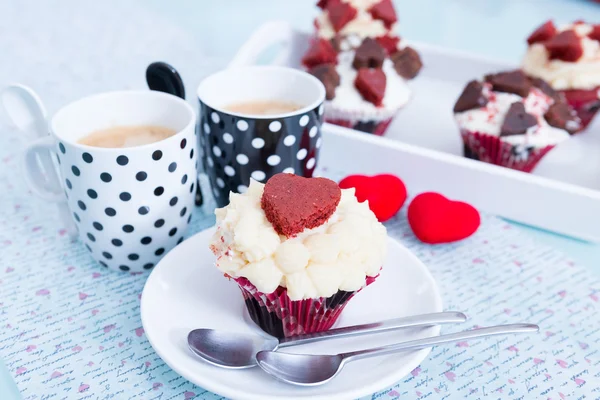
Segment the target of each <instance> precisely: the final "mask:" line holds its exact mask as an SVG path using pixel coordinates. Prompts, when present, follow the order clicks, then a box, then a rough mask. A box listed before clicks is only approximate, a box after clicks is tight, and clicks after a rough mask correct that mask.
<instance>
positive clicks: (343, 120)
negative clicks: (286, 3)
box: [302, 0, 422, 135]
mask: <svg viewBox="0 0 600 400" xmlns="http://www.w3.org/2000/svg"><path fill="white" fill-rule="evenodd" d="M318 6H319V7H320V8H321V9H322V10H323V12H322V13H321V14H320V15H319V16H318V17H317V18H316V20H315V27H316V37H315V38H314V39H313V41H312V43H311V45H310V47H309V49H308V51H307V52H306V54H305V55H304V57H303V58H302V64H303V65H304V67H306V69H307V70H308V71H309V72H310V73H312V74H313V75H315V76H316V77H317V78H319V79H320V80H321V82H323V84H324V85H325V88H326V92H327V98H326V101H325V121H326V122H331V123H334V124H337V125H342V126H345V127H348V128H353V129H357V130H360V131H363V132H367V133H373V134H376V135H383V133H384V132H385V130H386V128H387V127H388V125H389V124H390V122H391V121H392V119H393V118H394V116H395V115H396V114H397V113H398V111H399V110H400V109H401V108H402V107H404V106H405V105H406V104H407V103H408V101H409V100H410V97H411V91H410V89H409V87H408V84H407V82H408V81H409V80H411V79H413V78H414V77H416V76H417V74H418V73H419V71H420V70H421V67H422V63H421V58H420V56H419V54H418V53H417V52H416V51H415V50H414V49H413V48H411V47H409V46H406V45H405V43H404V42H403V41H401V40H400V37H399V36H398V35H396V34H395V33H394V30H395V27H396V22H397V20H398V18H397V16H396V11H395V10H394V6H393V4H392V2H391V0H380V1H373V0H321V1H319V3H318Z"/></svg>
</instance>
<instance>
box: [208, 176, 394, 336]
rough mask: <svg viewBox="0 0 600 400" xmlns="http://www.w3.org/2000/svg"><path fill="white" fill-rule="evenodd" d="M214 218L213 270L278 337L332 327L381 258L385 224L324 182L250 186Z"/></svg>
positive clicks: (274, 181) (290, 180)
mask: <svg viewBox="0 0 600 400" xmlns="http://www.w3.org/2000/svg"><path fill="white" fill-rule="evenodd" d="M215 214H216V216H217V229H216V232H215V234H214V236H213V238H212V240H211V243H210V248H211V250H212V252H213V253H214V254H215V256H216V257H217V261H216V265H217V268H218V269H219V270H220V271H221V272H223V273H224V274H225V276H226V277H227V278H230V279H233V280H234V281H235V282H236V283H237V284H238V286H239V288H240V290H241V292H242V296H243V298H244V301H245V303H246V307H247V309H248V313H249V315H250V317H251V318H252V320H253V321H254V322H255V323H256V324H257V325H258V326H260V327H261V328H262V329H263V330H264V331H265V332H267V333H269V334H271V335H273V336H276V337H278V338H283V337H289V336H293V335H299V334H304V333H312V332H320V331H324V330H327V329H329V328H331V326H332V325H333V324H334V323H335V321H336V320H337V318H338V317H339V315H340V313H341V312H342V310H343V309H344V307H345V306H346V304H347V303H348V301H349V300H350V299H351V298H352V297H353V296H354V295H355V294H356V293H357V292H359V291H360V290H361V289H362V288H363V287H365V286H367V285H369V284H371V283H372V282H373V281H375V279H376V278H377V276H378V275H379V271H380V269H381V266H382V263H383V259H384V257H385V252H386V243H387V234H386V229H385V227H384V226H383V225H382V224H381V223H379V222H378V221H377V218H376V217H375V215H374V214H373V212H372V211H371V210H370V209H369V206H368V204H367V203H366V202H364V203H359V202H358V200H357V199H356V197H355V196H354V189H344V190H341V189H340V188H339V186H338V185H337V184H336V183H335V182H333V181H331V180H329V179H325V178H302V177H299V176H296V175H292V174H283V173H282V174H277V175H274V176H273V177H272V178H270V179H269V180H268V181H267V183H266V184H264V185H263V184H262V183H259V182H256V181H251V183H250V187H249V188H248V190H247V191H246V193H244V194H237V193H231V195H230V203H229V205H227V206H226V207H224V208H220V209H217V210H216V211H215Z"/></svg>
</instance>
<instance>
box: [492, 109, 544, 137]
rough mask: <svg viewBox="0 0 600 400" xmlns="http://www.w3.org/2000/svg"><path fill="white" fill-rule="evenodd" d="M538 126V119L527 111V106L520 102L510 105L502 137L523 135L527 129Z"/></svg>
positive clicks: (503, 124)
mask: <svg viewBox="0 0 600 400" xmlns="http://www.w3.org/2000/svg"><path fill="white" fill-rule="evenodd" d="M536 125H537V118H536V117H535V116H533V115H531V114H528V113H527V112H526V111H525V105H524V104H523V103H522V102H520V101H517V102H514V103H512V104H511V105H510V108H509V109H508V112H507V113H506V117H505V118H504V122H503V123H502V127H501V128H500V137H502V136H512V135H522V134H524V133H525V132H527V129H529V128H531V127H532V126H536Z"/></svg>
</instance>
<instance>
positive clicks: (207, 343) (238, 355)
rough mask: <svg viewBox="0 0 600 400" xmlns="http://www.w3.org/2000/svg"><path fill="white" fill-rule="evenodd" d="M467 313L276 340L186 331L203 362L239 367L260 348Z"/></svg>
mask: <svg viewBox="0 0 600 400" xmlns="http://www.w3.org/2000/svg"><path fill="white" fill-rule="evenodd" d="M466 319H467V316H466V315H465V314H463V313H461V312H458V311H448V312H441V313H433V314H424V315H414V316H410V317H403V318H395V319H390V320H387V321H383V322H374V323H370V324H362V325H354V326H346V327H343V328H336V329H330V330H328V331H325V332H319V333H310V334H306V335H298V336H294V337H291V338H284V339H277V338H276V337H274V336H269V335H266V334H265V335H256V334H253V333H241V332H227V331H220V330H216V329H194V330H193V331H191V332H190V333H189V334H188V345H189V347H190V349H191V350H192V351H193V352H194V353H195V354H196V355H198V356H200V357H201V358H202V359H204V360H205V361H207V362H209V363H211V364H213V365H216V366H218V367H223V368H231V369H240V368H250V367H253V366H255V365H256V354H257V353H258V352H259V351H263V350H271V351H275V350H277V349H278V348H280V347H285V346H294V345H299V344H305V343H311V342H316V341H319V340H324V339H332V338H341V337H349V336H356V335H364V334H367V333H376V332H385V331H390V330H394V329H400V328H410V327H419V326H431V325H438V324H451V323H456V322H464V321H465V320H466Z"/></svg>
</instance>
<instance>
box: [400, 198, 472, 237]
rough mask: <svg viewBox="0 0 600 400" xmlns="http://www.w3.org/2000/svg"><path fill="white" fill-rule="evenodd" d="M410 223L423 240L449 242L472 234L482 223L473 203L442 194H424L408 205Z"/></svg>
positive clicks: (416, 234) (417, 235)
mask: <svg viewBox="0 0 600 400" xmlns="http://www.w3.org/2000/svg"><path fill="white" fill-rule="evenodd" d="M408 223H409V224H410V227H411V229H412V231H413V233H414V234H415V236H416V237H417V238H419V240H420V241H422V242H425V243H430V244H436V243H450V242H455V241H458V240H461V239H465V238H467V237H469V236H471V235H472V234H473V233H475V232H476V231H477V228H479V225H480V223H481V218H480V216H479V212H478V211H477V210H476V209H475V208H474V207H473V206H471V205H470V204H467V203H463V202H461V201H452V200H449V199H447V198H446V197H444V196H442V195H441V194H439V193H433V192H427V193H421V194H420V195H418V196H417V197H415V198H414V199H413V201H412V202H411V203H410V205H409V206H408Z"/></svg>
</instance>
